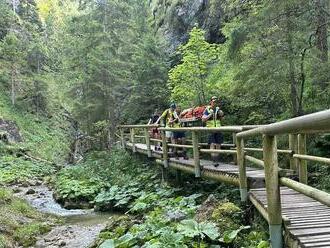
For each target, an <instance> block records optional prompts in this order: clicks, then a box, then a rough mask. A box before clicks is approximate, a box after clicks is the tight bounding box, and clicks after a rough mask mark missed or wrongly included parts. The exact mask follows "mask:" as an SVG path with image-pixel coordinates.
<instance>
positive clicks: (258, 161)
mask: <svg viewBox="0 0 330 248" xmlns="http://www.w3.org/2000/svg"><path fill="white" fill-rule="evenodd" d="M244 158H245V159H246V160H247V161H250V162H251V163H254V164H255V165H258V166H259V167H261V168H265V163H264V161H262V160H260V159H257V158H255V157H252V156H248V155H245V156H244Z"/></svg>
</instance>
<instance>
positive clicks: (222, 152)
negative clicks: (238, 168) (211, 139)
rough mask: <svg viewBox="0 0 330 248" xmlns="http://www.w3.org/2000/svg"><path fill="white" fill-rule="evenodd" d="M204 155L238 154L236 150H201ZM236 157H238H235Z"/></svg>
mask: <svg viewBox="0 0 330 248" xmlns="http://www.w3.org/2000/svg"><path fill="white" fill-rule="evenodd" d="M200 152H202V153H217V154H234V155H235V154H237V152H236V150H219V149H200ZM235 157H236V156H235Z"/></svg>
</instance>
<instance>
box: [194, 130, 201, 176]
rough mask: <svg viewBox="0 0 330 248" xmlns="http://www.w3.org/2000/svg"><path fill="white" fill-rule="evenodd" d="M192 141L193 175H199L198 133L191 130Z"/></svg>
mask: <svg viewBox="0 0 330 248" xmlns="http://www.w3.org/2000/svg"><path fill="white" fill-rule="evenodd" d="M192 141H193V153H194V163H195V177H201V174H202V173H201V165H200V159H199V146H198V133H197V132H195V131H193V132H192Z"/></svg>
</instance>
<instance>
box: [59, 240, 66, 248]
mask: <svg viewBox="0 0 330 248" xmlns="http://www.w3.org/2000/svg"><path fill="white" fill-rule="evenodd" d="M65 245H66V242H65V241H64V240H60V241H59V242H58V246H60V247H62V246H65Z"/></svg>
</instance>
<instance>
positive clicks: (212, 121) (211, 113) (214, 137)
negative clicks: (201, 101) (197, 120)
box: [202, 96, 224, 166]
mask: <svg viewBox="0 0 330 248" xmlns="http://www.w3.org/2000/svg"><path fill="white" fill-rule="evenodd" d="M223 116H224V114H223V112H222V110H220V107H219V100H218V98H217V97H216V96H213V97H212V98H211V101H210V105H209V106H207V107H206V108H205V110H204V113H203V117H202V121H203V122H204V123H205V124H206V127H208V128H212V127H220V126H221V120H222V118H223ZM222 143H223V135H222V133H220V132H212V133H211V134H210V136H209V140H208V144H209V145H210V149H220V148H221V144H222ZM211 157H212V160H213V161H214V162H215V164H214V166H218V165H219V156H218V154H216V153H211Z"/></svg>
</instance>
